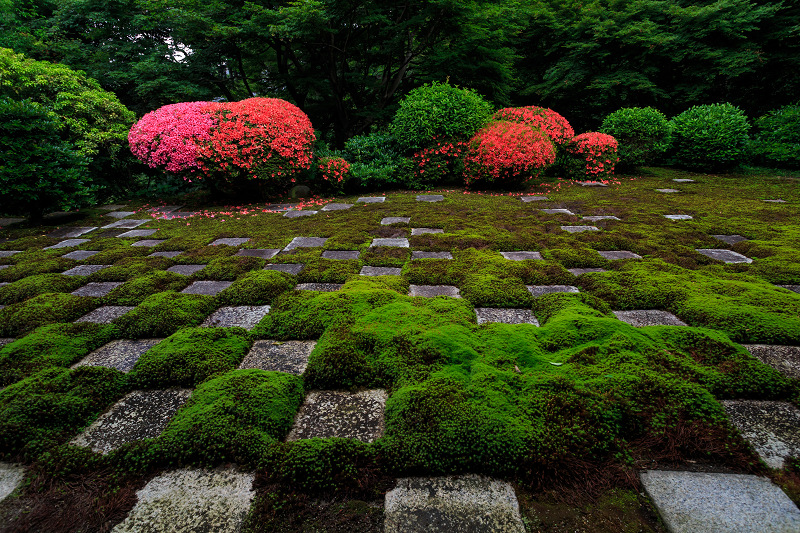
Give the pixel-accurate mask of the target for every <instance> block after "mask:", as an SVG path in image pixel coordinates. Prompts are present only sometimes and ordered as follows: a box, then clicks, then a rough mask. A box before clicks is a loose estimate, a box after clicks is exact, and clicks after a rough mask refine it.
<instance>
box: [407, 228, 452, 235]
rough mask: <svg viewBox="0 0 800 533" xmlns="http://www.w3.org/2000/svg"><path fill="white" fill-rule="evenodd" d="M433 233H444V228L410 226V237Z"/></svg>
mask: <svg viewBox="0 0 800 533" xmlns="http://www.w3.org/2000/svg"><path fill="white" fill-rule="evenodd" d="M435 233H444V230H443V229H438V228H411V236H412V237H413V236H415V235H427V234H435Z"/></svg>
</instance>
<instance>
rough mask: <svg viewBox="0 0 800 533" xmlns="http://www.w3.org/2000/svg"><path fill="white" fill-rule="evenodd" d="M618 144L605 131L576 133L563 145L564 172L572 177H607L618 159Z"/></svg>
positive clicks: (595, 178) (611, 172) (600, 178)
mask: <svg viewBox="0 0 800 533" xmlns="http://www.w3.org/2000/svg"><path fill="white" fill-rule="evenodd" d="M618 146H619V145H618V144H617V140H616V139H615V138H614V137H612V136H611V135H607V134H605V133H599V132H596V131H592V132H589V133H581V134H580V135H576V136H575V137H573V138H572V139H571V140H570V141H569V143H567V144H566V145H565V154H564V157H563V159H564V161H563V167H564V172H565V173H566V175H567V177H569V178H572V179H585V178H589V179H593V180H598V179H599V180H603V179H608V178H609V177H611V175H612V174H614V166H615V165H616V164H617V162H618V161H619V157H618V156H617V150H618Z"/></svg>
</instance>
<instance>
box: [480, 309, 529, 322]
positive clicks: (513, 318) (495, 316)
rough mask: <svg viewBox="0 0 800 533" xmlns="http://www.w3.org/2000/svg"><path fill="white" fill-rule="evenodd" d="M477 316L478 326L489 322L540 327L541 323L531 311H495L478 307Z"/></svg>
mask: <svg viewBox="0 0 800 533" xmlns="http://www.w3.org/2000/svg"><path fill="white" fill-rule="evenodd" d="M475 314H476V315H477V317H478V324H487V323H489V322H500V323H502V324H533V325H534V326H538V325H539V321H538V320H536V317H535V316H533V313H532V312H531V310H530V309H495V308H492V307H476V308H475Z"/></svg>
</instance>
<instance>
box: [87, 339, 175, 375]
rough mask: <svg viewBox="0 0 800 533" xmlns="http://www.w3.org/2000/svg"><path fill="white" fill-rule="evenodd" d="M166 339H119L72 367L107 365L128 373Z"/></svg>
mask: <svg viewBox="0 0 800 533" xmlns="http://www.w3.org/2000/svg"><path fill="white" fill-rule="evenodd" d="M162 340H164V339H136V340H130V339H119V340H115V341H111V342H109V343H108V344H104V345H103V346H101V347H100V348H98V349H97V350H95V351H93V352H92V353H90V354H89V355H87V356H86V357H84V358H83V359H81V360H80V361H79V362H77V363H75V365H73V367H72V368H75V367H79V366H105V367H108V368H116V369H117V370H119V371H120V372H125V373H128V372H130V371H131V370H132V369H133V366H134V365H135V364H136V361H138V360H139V358H140V357H141V356H142V355H144V353H145V352H146V351H148V350H149V349H150V348H152V347H153V346H155V345H156V344H158V343H159V342H161V341H162Z"/></svg>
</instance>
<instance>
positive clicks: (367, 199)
mask: <svg viewBox="0 0 800 533" xmlns="http://www.w3.org/2000/svg"><path fill="white" fill-rule="evenodd" d="M385 201H386V197H385V196H362V197H360V198H359V199H358V200H356V203H364V204H382V203H383V202H385Z"/></svg>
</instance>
